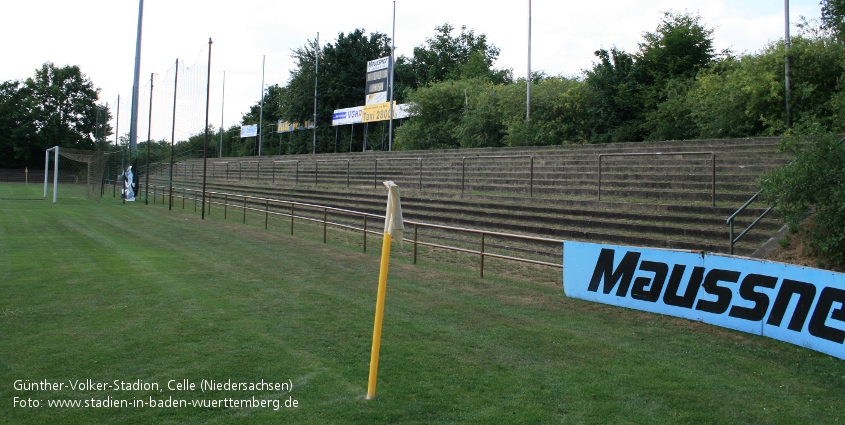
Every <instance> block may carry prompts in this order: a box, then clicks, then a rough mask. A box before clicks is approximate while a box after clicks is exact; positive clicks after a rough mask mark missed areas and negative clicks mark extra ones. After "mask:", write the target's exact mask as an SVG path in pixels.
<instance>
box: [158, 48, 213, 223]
mask: <svg viewBox="0 0 845 425" xmlns="http://www.w3.org/2000/svg"><path fill="white" fill-rule="evenodd" d="M178 85H179V59H178V58H177V59H176V77H175V78H174V79H173V120H172V121H173V126H172V127H171V129H170V177H169V178H168V180H170V202H169V204H168V205H167V209H168V210H172V209H173V150H174V145H175V142H174V140H176V87H177V86H178ZM221 140H222V136H221Z"/></svg>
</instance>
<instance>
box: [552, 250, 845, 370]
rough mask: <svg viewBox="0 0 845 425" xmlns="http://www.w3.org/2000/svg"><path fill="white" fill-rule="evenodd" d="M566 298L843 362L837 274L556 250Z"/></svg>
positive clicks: (660, 254)
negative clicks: (753, 337) (762, 339)
mask: <svg viewBox="0 0 845 425" xmlns="http://www.w3.org/2000/svg"><path fill="white" fill-rule="evenodd" d="M563 289H564V292H565V293H566V295H567V296H569V297H573V298H580V299H583V300H588V301H595V302H600V303H604V304H611V305H617V306H621V307H627V308H632V309H636V310H642V311H649V312H653V313H660V314H666V315H669V316H675V317H682V318H686V319H690V320H698V321H701V322H704V323H709V324H712V325H717V326H722V327H726V328H730V329H736V330H739V331H743V332H749V333H754V334H757V335H763V336H767V337H769V338H774V339H778V340H781V341H785V342H789V343H792V344H795V345H800V346H802V347H807V348H810V349H812V350H816V351H820V352H822V353H826V354H829V355H831V356H834V357H837V358H840V359H845V345H843V342H845V274H842V273H835V272H831V271H826V270H819V269H813V268H808V267H800V266H793V265H788V264H782V263H774V262H769V261H759V260H754V259H745V258H738V257H728V256H720V255H714V254H704V253H692V252H683V251H671V250H659V249H646V248H631V247H624V246H614V245H597V244H590V243H583V242H564V244H563Z"/></svg>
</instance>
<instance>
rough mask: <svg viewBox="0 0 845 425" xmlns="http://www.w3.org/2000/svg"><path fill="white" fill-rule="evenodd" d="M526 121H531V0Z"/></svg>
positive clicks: (529, 5)
mask: <svg viewBox="0 0 845 425" xmlns="http://www.w3.org/2000/svg"><path fill="white" fill-rule="evenodd" d="M525 83H526V97H525V123H526V124H528V123H530V122H531V0H528V75H527V76H526V77H525Z"/></svg>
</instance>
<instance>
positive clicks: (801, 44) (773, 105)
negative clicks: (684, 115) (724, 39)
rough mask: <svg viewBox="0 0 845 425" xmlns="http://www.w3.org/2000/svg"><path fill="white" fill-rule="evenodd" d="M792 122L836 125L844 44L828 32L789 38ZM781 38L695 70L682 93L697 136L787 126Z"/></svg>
mask: <svg viewBox="0 0 845 425" xmlns="http://www.w3.org/2000/svg"><path fill="white" fill-rule="evenodd" d="M789 55H790V58H791V64H792V67H791V68H792V71H791V80H792V99H791V106H792V111H793V121H794V122H796V123H799V124H800V123H805V124H810V123H817V124H820V125H822V126H823V127H824V128H826V129H829V130H836V131H838V130H841V129H843V127H842V120H841V119H839V118H840V117H841V114H842V112H841V108H839V107H838V105H840V103H841V102H842V101H841V94H840V87H841V85H840V84H839V79H840V77H841V76H842V75H843V71H845V68H843V62H842V59H843V58H845V46H843V45H842V44H841V43H836V42H834V41H833V40H831V39H830V38H828V37H819V38H806V37H803V36H798V37H795V38H793V41H792V48H791V49H790V53H789ZM785 56H786V50H785V45H784V43H783V42H778V43H773V44H770V45H769V46H767V47H766V48H765V49H763V50H762V51H760V52H759V53H756V54H749V55H744V56H743V57H742V58H739V59H736V58H728V59H726V60H724V61H722V62H721V63H719V64H718V66H716V67H714V68H712V69H709V70H705V71H702V72H700V73H699V74H698V76H697V78H696V80H695V82H694V83H693V84H692V87H691V89H690V90H689V92H688V93H687V96H686V101H687V102H688V105H687V107H688V108H689V110H690V111H691V112H690V113H691V114H692V118H693V121H694V122H695V127H696V130H697V131H696V133H697V136H698V137H705V138H710V137H750V136H761V135H769V136H770V135H779V134H784V133H785V132H786V131H787V126H786V116H785V114H786V112H785V106H784V105H785V104H784V86H785V84H784V67H785V59H784V58H785Z"/></svg>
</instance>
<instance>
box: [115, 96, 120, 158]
mask: <svg viewBox="0 0 845 425" xmlns="http://www.w3.org/2000/svg"><path fill="white" fill-rule="evenodd" d="M119 137H120V95H117V115H116V116H115V124H114V147H117V146H118V143H119V141H120V139H119Z"/></svg>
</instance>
